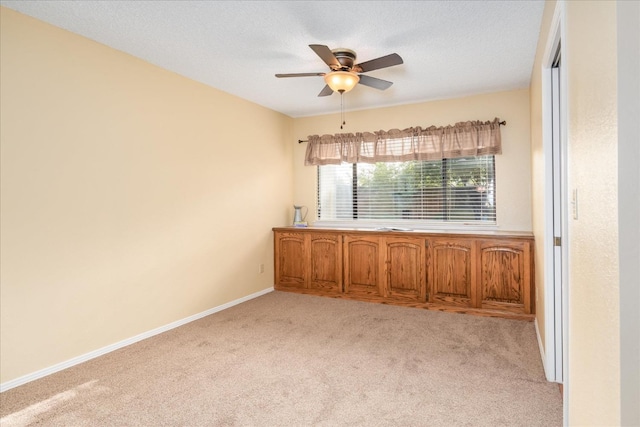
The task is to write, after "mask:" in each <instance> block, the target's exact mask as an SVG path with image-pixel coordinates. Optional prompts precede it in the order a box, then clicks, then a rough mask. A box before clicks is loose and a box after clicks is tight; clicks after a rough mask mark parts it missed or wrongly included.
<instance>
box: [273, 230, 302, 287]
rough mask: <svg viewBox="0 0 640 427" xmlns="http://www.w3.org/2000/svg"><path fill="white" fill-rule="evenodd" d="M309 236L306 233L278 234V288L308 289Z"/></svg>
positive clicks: (276, 249) (276, 241)
mask: <svg viewBox="0 0 640 427" xmlns="http://www.w3.org/2000/svg"><path fill="white" fill-rule="evenodd" d="M308 240H309V236H308V235H307V234H304V233H294V232H291V233H278V234H277V235H276V237H275V241H274V244H275V248H274V251H275V284H276V287H278V286H280V287H287V288H301V289H303V288H306V287H307V272H308V269H309V263H308V258H309V255H308V252H309V244H308Z"/></svg>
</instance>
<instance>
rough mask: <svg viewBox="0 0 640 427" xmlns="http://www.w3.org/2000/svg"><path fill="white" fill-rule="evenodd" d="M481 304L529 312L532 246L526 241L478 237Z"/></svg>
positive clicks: (488, 306) (492, 307)
mask: <svg viewBox="0 0 640 427" xmlns="http://www.w3.org/2000/svg"><path fill="white" fill-rule="evenodd" d="M479 264H480V266H479V276H480V283H479V285H480V298H481V304H482V305H481V306H482V308H487V309H499V310H507V311H512V312H518V313H527V314H528V313H531V295H530V290H531V249H530V244H529V242H517V241H507V240H481V241H480V260H479Z"/></svg>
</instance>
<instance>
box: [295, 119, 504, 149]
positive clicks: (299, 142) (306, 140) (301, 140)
mask: <svg viewBox="0 0 640 427" xmlns="http://www.w3.org/2000/svg"><path fill="white" fill-rule="evenodd" d="M498 124H499V125H500V126H506V125H507V121H506V120H503V121H501V122H499V123H498ZM303 142H309V140H308V139H299V140H298V144H302V143H303Z"/></svg>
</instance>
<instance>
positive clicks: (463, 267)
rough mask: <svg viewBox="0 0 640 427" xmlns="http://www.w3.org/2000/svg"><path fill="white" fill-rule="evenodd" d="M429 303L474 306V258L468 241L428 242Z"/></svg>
mask: <svg viewBox="0 0 640 427" xmlns="http://www.w3.org/2000/svg"><path fill="white" fill-rule="evenodd" d="M427 246H428V258H427V259H428V261H427V264H428V267H429V269H428V271H429V273H428V283H429V302H432V303H435V304H446V305H453V306H457V307H475V306H476V305H477V302H476V295H475V294H476V292H475V286H474V284H475V282H476V277H475V276H476V271H475V267H476V257H475V251H474V242H473V240H471V239H456V238H434V239H430V240H429V242H428V245H427Z"/></svg>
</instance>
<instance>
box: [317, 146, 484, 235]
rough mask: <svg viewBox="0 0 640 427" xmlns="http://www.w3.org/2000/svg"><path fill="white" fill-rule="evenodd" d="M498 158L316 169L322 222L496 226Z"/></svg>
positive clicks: (480, 157) (386, 163) (348, 164)
mask: <svg viewBox="0 0 640 427" xmlns="http://www.w3.org/2000/svg"><path fill="white" fill-rule="evenodd" d="M495 200H496V199H495V166H494V156H493V155H488V156H474V157H461V158H455V159H443V160H436V161H408V162H385V163H374V164H368V163H353V164H352V163H342V164H340V165H323V166H318V219H319V220H320V221H361V222H376V221H377V222H378V223H380V222H395V221H401V222H404V223H406V224H410V223H414V224H415V223H416V222H420V223H431V224H433V223H442V224H446V223H458V224H459V223H472V224H487V225H489V224H491V225H494V224H496V203H495Z"/></svg>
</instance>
